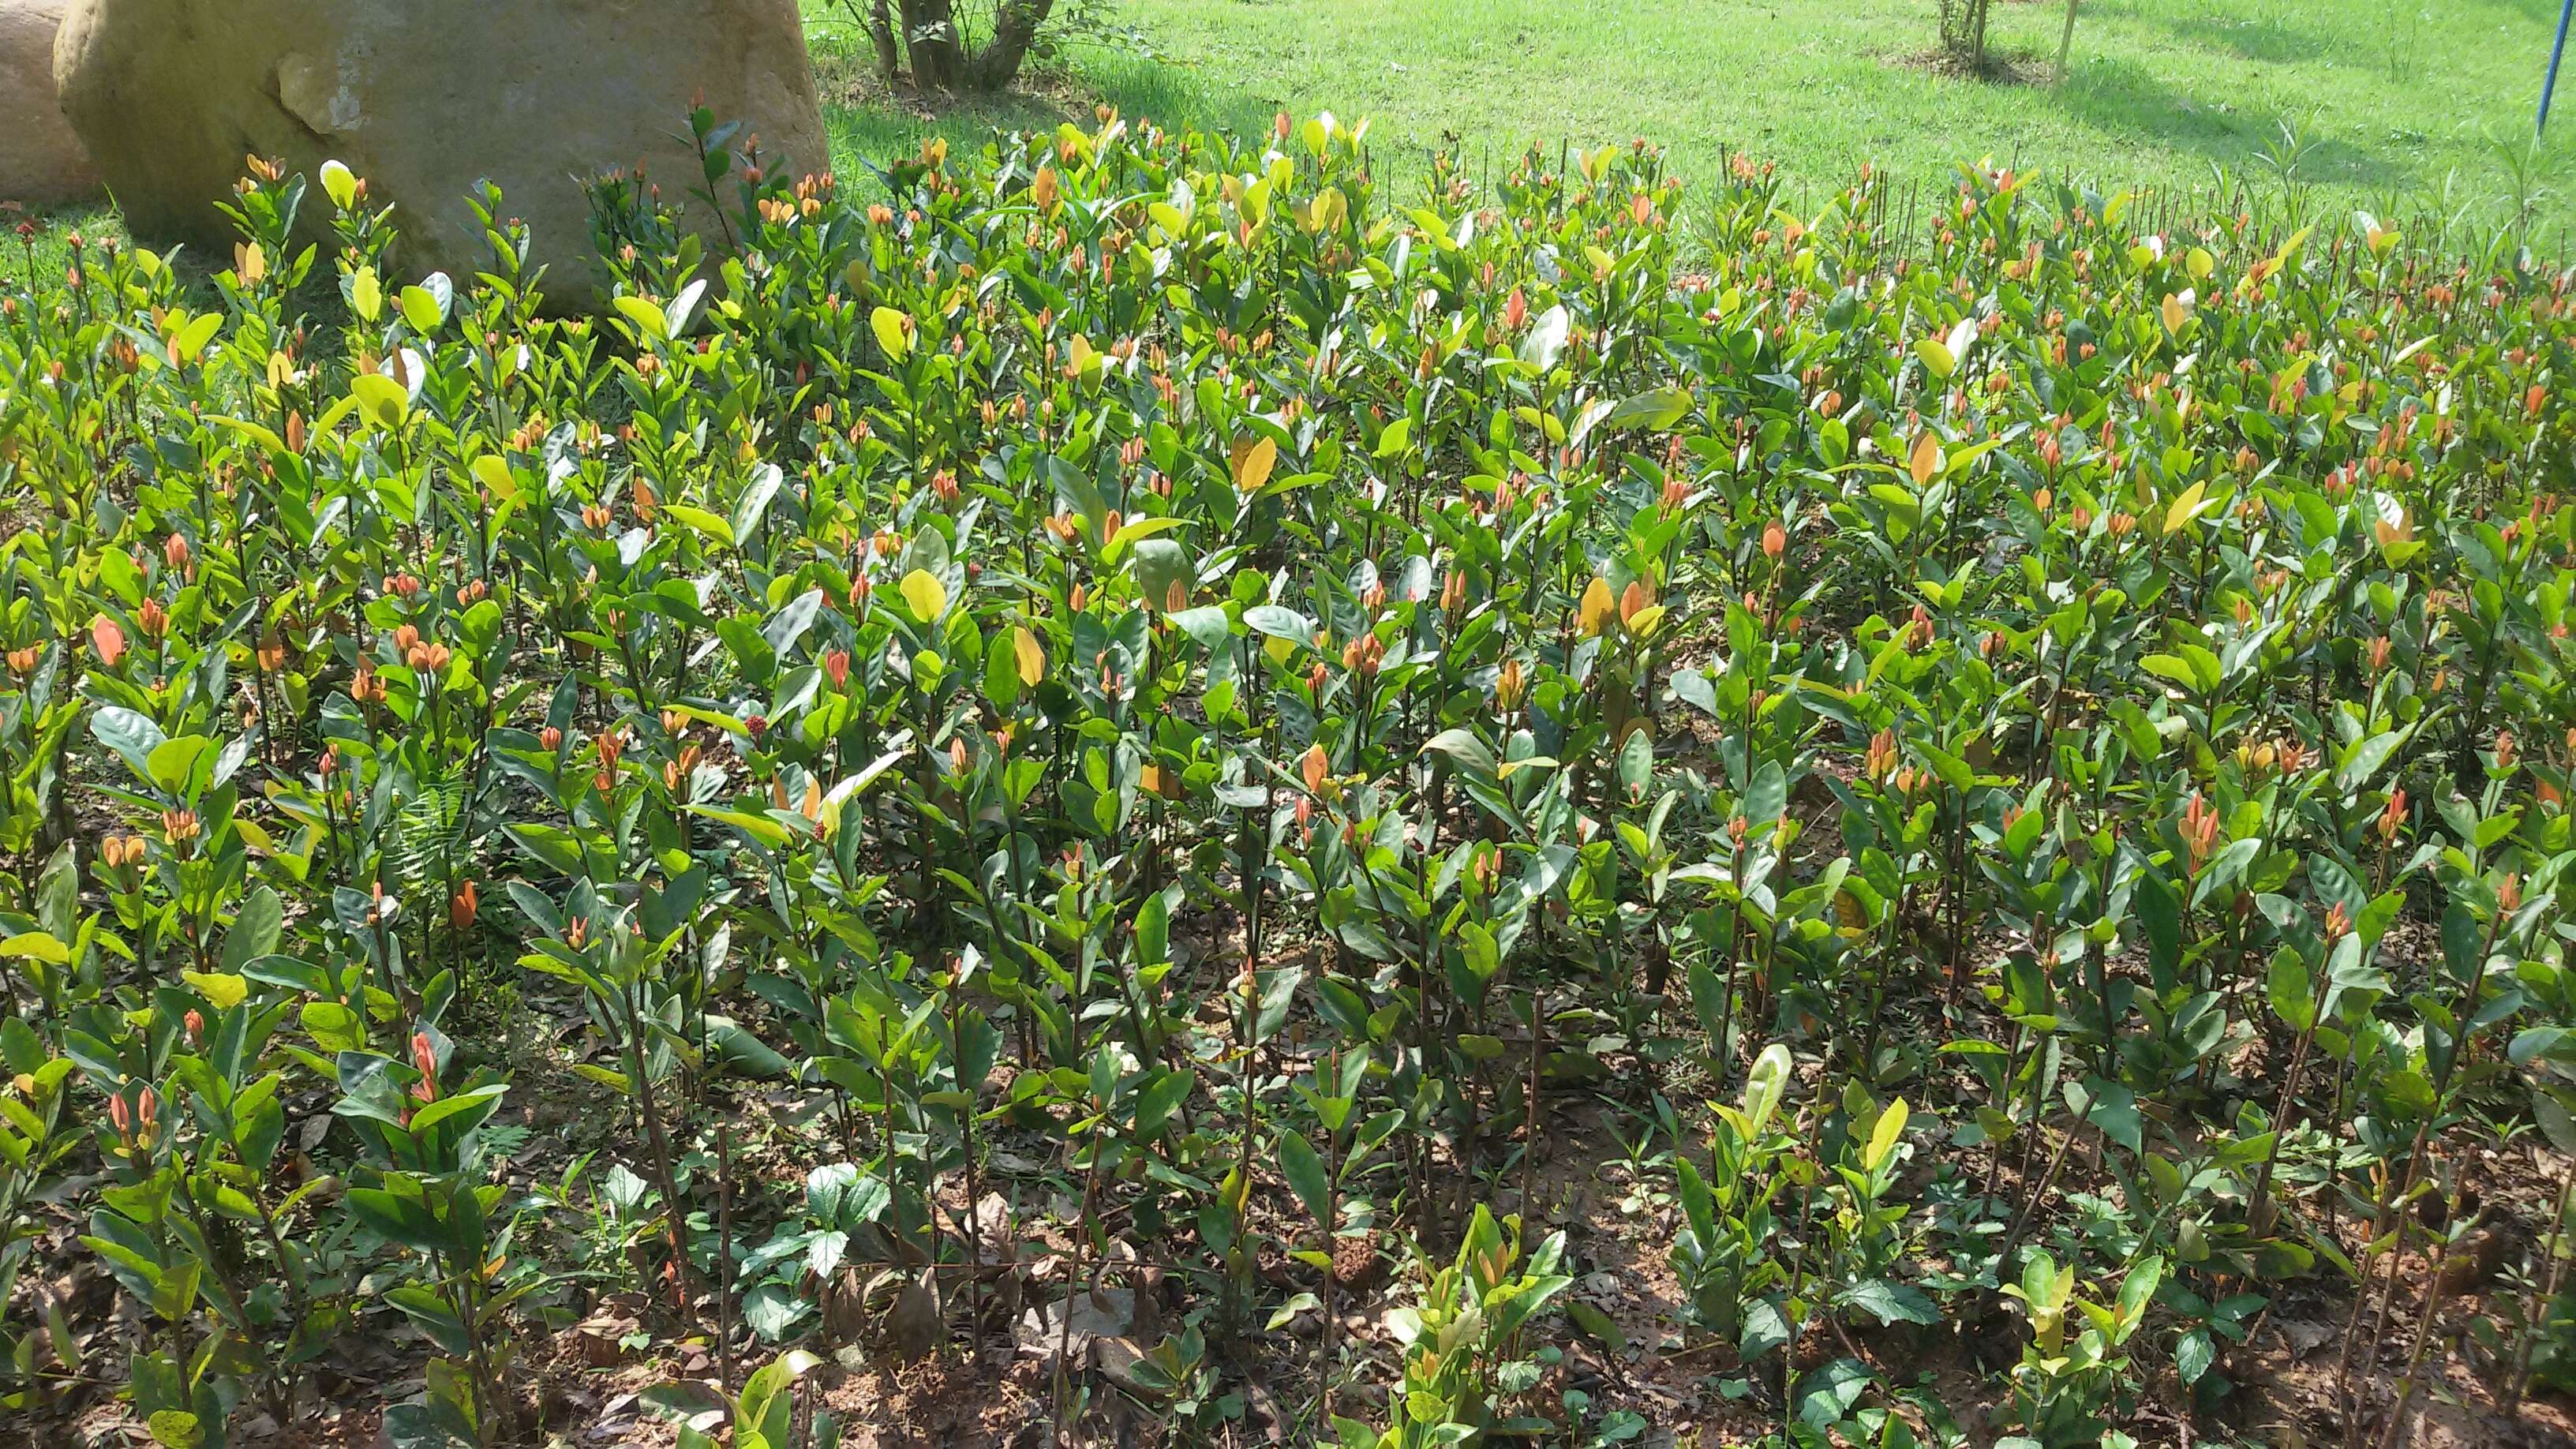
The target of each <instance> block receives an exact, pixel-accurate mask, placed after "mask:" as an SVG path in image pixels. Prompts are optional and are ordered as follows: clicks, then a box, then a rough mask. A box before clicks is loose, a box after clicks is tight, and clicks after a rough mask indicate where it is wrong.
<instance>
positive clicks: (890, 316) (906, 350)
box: [868, 307, 912, 362]
mask: <svg viewBox="0 0 2576 1449" xmlns="http://www.w3.org/2000/svg"><path fill="white" fill-rule="evenodd" d="M910 320H912V319H910V318H908V317H906V316H904V315H903V314H902V313H901V312H898V311H896V310H895V309H893V308H892V307H879V308H878V309H876V310H875V311H874V312H871V313H869V314H868V326H870V327H872V328H874V329H875V330H876V334H877V346H879V347H882V348H884V349H885V355H886V356H887V357H889V358H891V359H893V360H894V361H896V362H901V361H903V360H904V358H905V357H906V356H907V355H909V354H910V353H911V351H912V333H911V331H910V330H909V329H908V328H906V327H905V326H904V324H905V323H906V322H908V321H910Z"/></svg>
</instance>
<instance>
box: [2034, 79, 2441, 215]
mask: <svg viewBox="0 0 2576 1449" xmlns="http://www.w3.org/2000/svg"><path fill="white" fill-rule="evenodd" d="M2049 94H2051V95H2052V96H2054V97H2055V99H2056V102H2057V104H2058V105H2059V106H2060V107H2062V108H2063V109H2064V110H2065V111H2066V112H2067V114H2069V115H2071V116H2073V117H2075V118H2076V119H2078V120H2080V121H2083V122H2084V123H2085V124H2087V125H2090V126H2092V127H2095V128H2096V129H2098V130H2100V131H2102V132H2103V133H2105V134H2107V135H2113V136H2118V137H2121V138H2123V139H2128V140H2134V141H2138V142H2143V143H2146V144H2149V145H2154V146H2161V147H2164V148H2166V149H2168V150H2174V151H2185V152H2189V153H2192V154H2194V155H2197V156H2200V157H2203V158H2205V159H2207V160H2210V161H2214V162H2217V163H2219V164H2220V165H2223V166H2225V167H2227V168H2228V169H2229V170H2231V171H2239V172H2242V171H2246V170H2248V169H2256V170H2259V169H2261V168H2260V166H2259V164H2258V163H2259V162H2260V160H2261V159H2262V158H2263V157H2264V156H2265V155H2266V147H2267V145H2269V144H2270V143H2272V142H2274V141H2276V140H2277V139H2278V138H2279V136H2280V130H2279V124H2280V122H2279V118H2278V117H2277V116H2274V115H2270V114H2259V113H2255V112H2250V111H2236V110H2230V109H2225V108H2223V107H2222V106H2219V105H2215V104H2211V103H2206V102H2201V101H2198V100H2195V99H2194V98H2192V97H2190V96H2186V95H2183V94H2181V93H2179V92H2177V91H2175V90H2174V89H2173V88H2172V87H2170V86H2168V85H2166V84H2165V83H2164V82H2163V81H2162V80H2161V79H2159V78H2158V76H2157V73H2156V72H2155V71H2154V70H2152V69H2150V68H2149V67H2147V66H2144V65H2141V64H2139V63H2138V62H2136V61H2132V60H2125V59H2118V58H2112V57H2106V56H2097V57H2095V58H2093V59H2091V60H2089V61H2087V62H2085V63H2084V64H2083V65H2080V66H2077V67H2075V68H2074V72H2073V74H2071V75H2069V76H2068V77H2067V79H2066V84H2064V85H2063V86H2059V87H2056V88H2055V89H2054V90H2052V91H2051V92H2049ZM2296 179H2298V180H2300V181H2304V182H2318V181H2327V182H2337V183H2342V184H2347V185H2352V186H2357V187H2361V188H2364V189H2386V188H2391V187H2403V186H2409V185H2412V184H2413V183H2414V181H2415V178H2414V177H2413V176H2412V175H2410V174H2409V173H2407V172H2406V171H2404V170H2403V169H2401V168H2398V167H2395V166H2392V165H2390V164H2389V163H2388V162H2387V161H2386V160H2384V159H2382V158H2380V157H2378V156H2376V155H2374V154H2372V153H2371V152H2369V151H2366V150H2364V149H2362V148H2361V147H2359V146H2356V145H2354V144H2352V143H2351V142H2349V141H2345V140H2341V139H2336V138H2327V139H2320V140H2313V141H2309V142H2307V143H2306V144H2305V145H2304V146H2303V148H2302V150H2301V154H2300V160H2299V163H2298V176H2297V178H2296Z"/></svg>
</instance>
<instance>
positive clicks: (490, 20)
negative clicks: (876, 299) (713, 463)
mask: <svg viewBox="0 0 2576 1449" xmlns="http://www.w3.org/2000/svg"><path fill="white" fill-rule="evenodd" d="M0 3H6V0H0ZM68 3H69V11H68V13H67V14H66V16H65V17H64V21H63V26H62V32H61V35H60V36H59V38H58V39H57V41H56V44H55V48H54V56H53V62H54V72H53V73H54V81H55V84H56V86H57V88H58V89H59V91H60V96H61V105H62V110H63V113H64V114H65V115H67V116H68V117H69V118H70V120H71V124H72V126H73V128H74V129H75V130H76V131H77V132H78V133H79V135H80V138H81V139H82V140H83V141H84V142H85V143H87V146H88V149H89V153H90V155H91V156H92V157H93V158H94V159H95V161H96V163H97V166H98V169H99V171H100V173H101V174H103V175H104V177H105V178H106V181H107V184H108V186H109V187H110V189H111V190H112V191H113V192H114V193H115V196H116V199H117V202H118V204H119V206H120V207H121V208H122V209H123V210H124V213H125V216H126V221H127V224H128V225H129V226H130V227H131V228H132V229H133V230H134V232H135V233H136V234H137V235H138V236H141V237H143V238H145V239H147V240H154V241H173V240H175V241H187V242H192V243H195V244H197V245H200V246H205V247H209V248H212V249H214V251H215V253H216V254H217V255H219V256H229V255H230V253H231V247H232V241H233V234H232V231H231V229H230V227H229V225H228V224H227V222H226V221H225V219H224V217H223V216H222V215H221V213H219V212H218V211H217V210H216V209H215V203H216V202H217V201H218V200H219V199H222V198H224V197H225V196H227V195H228V194H229V193H230V191H231V188H232V184H233V182H234V181H235V179H236V178H238V177H239V176H240V175H241V174H242V170H243V162H244V159H245V158H246V157H248V156H251V155H258V156H262V157H268V158H272V159H277V160H281V161H283V162H284V163H285V164H286V166H287V167H288V168H289V169H290V170H300V171H302V172H303V173H304V174H305V175H306V176H308V177H312V176H314V174H315V172H316V171H317V169H318V168H319V167H320V165H321V163H322V162H323V161H325V160H332V159H336V160H338V161H340V162H342V163H343V164H345V165H347V166H348V167H349V168H350V169H351V170H352V171H355V172H356V173H357V174H358V175H359V176H361V177H363V178H365V179H366V181H367V184H368V199H369V201H370V202H371V203H372V204H375V205H383V204H385V203H387V202H390V203H392V204H393V205H394V206H395V207H397V208H398V209H397V210H396V212H395V225H396V227H397V228H398V229H399V230H400V232H401V233H402V237H403V242H402V246H401V249H400V250H399V252H398V253H397V256H396V264H397V266H398V267H399V269H400V270H401V271H402V272H404V273H406V274H418V273H423V272H428V271H433V270H435V271H444V272H447V273H449V274H450V275H451V276H454V277H457V278H459V279H460V280H461V279H462V278H464V277H466V276H469V275H471V274H472V273H473V272H474V271H476V270H479V269H483V268H485V267H486V266H487V265H488V263H487V261H486V256H487V254H486V252H485V249H484V245H483V242H482V237H481V231H480V228H479V227H478V226H477V225H476V223H475V222H474V218H473V213H472V212H471V211H469V210H468V209H467V207H466V204H465V197H466V195H467V194H468V193H469V192H470V191H473V190H475V189H476V188H477V186H478V184H479V182H481V181H482V180H483V179H484V178H486V177H488V178H490V179H491V180H493V181H495V182H498V183H499V184H500V186H501V188H502V190H503V192H504V194H505V197H506V203H505V206H504V208H503V209H504V211H505V213H506V214H507V215H510V216H515V217H520V218H523V219H525V220H526V221H527V223H528V225H529V227H530V229H531V252H532V256H531V260H532V261H537V262H543V263H545V264H547V265H548V267H549V268H550V281H549V284H548V291H549V292H551V293H554V294H556V295H558V296H561V295H562V294H564V293H566V292H571V293H574V294H577V295H582V296H586V295H587V294H588V290H589V283H590V265H589V262H590V253H591V241H590V213H589V205H588V202H587V201H586V199H585V198H584V196H583V193H582V188H581V181H582V179H583V178H586V177H590V176H595V175H598V174H600V173H602V172H606V171H610V170H615V169H626V170H630V171H631V170H637V169H639V168H640V169H641V171H642V172H643V174H644V175H646V176H647V177H648V178H650V179H651V180H653V181H654V182H655V183H656V184H658V185H659V186H660V187H661V188H662V192H663V195H664V197H665V198H666V199H668V200H670V201H673V202H675V203H682V202H684V203H685V204H686V205H688V206H689V207H690V208H691V215H692V218H693V220H694V221H695V222H696V224H698V225H700V226H702V227H711V226H712V225H713V222H712V220H711V219H710V218H708V217H707V216H706V215H705V212H704V209H703V205H702V204H701V203H698V202H696V201H694V200H690V199H688V194H689V192H690V191H691V190H692V189H693V188H696V187H698V186H700V185H702V184H703V183H702V180H701V177H700V173H699V168H698V162H697V159H696V155H695V153H694V151H693V150H692V149H691V147H690V144H689V142H688V140H687V139H686V137H687V130H688V113H689V110H690V108H691V106H692V104H693V103H697V102H699V101H700V100H703V103H704V104H705V105H706V106H707V108H708V109H710V110H711V111H713V112H714V113H715V115H716V116H717V118H718V119H719V120H733V121H739V122H741V123H742V137H743V138H744V140H745V141H747V140H748V139H749V138H751V137H755V136H756V137H757V138H758V141H759V149H760V152H761V153H762V157H763V160H764V163H765V164H766V165H767V166H768V167H769V168H770V169H771V170H773V171H775V170H777V169H778V168H779V167H781V166H792V167H793V168H794V169H795V170H797V171H799V172H802V171H820V170H822V169H824V168H825V167H827V166H828V165H829V164H830V162H831V156H830V148H829V143H828V140H827V138H826V135H825V132H824V129H823V118H822V112H821V109H820V107H819V106H818V105H817V104H816V102H815V98H814V78H813V71H812V69H811V67H810V66H809V64H808V63H807V60H806V55H805V37H804V29H803V23H802V21H801V20H800V19H799V17H798V15H797V9H796V0H68ZM724 190H725V191H727V192H728V193H729V192H730V190H731V186H730V183H728V184H727V186H726V187H725V188H724ZM329 210H330V208H329V205H328V203H327V202H326V201H325V200H324V198H323V196H322V193H321V189H320V187H319V186H318V185H317V186H316V187H314V189H313V190H312V191H311V192H309V193H308V200H307V203H306V208H305V213H304V217H303V220H304V223H305V224H306V226H307V227H308V228H309V229H311V230H312V231H314V232H315V233H316V234H317V235H318V234H321V233H322V232H323V229H324V228H325V227H326V226H327V222H328V215H329Z"/></svg>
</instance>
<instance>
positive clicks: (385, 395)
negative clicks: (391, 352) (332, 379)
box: [349, 372, 411, 428]
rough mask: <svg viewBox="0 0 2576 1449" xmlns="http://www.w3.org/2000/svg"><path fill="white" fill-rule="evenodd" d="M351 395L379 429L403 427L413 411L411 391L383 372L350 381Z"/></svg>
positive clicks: (366, 373) (370, 373)
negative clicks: (405, 417) (408, 414)
mask: <svg viewBox="0 0 2576 1449" xmlns="http://www.w3.org/2000/svg"><path fill="white" fill-rule="evenodd" d="M349 395H350V396H351V397H353V398H356V399H357V400H358V406H359V408H360V409H361V410H362V411H364V412H365V413H366V415H367V417H368V419H369V420H370V421H372V422H374V423H375V424H376V425H377V426H378V427H384V428H397V427H400V426H402V420H403V414H405V413H407V412H409V411H410V410H411V391H410V389H408V388H405V387H404V386H403V385H402V384H401V383H398V382H396V381H394V380H393V379H392V378H390V377H387V376H385V375H384V374H383V373H381V372H362V373H359V374H358V375H357V376H356V377H353V378H351V379H349Z"/></svg>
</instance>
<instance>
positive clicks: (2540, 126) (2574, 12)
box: [2531, 0, 2576, 140]
mask: <svg viewBox="0 0 2576 1449" xmlns="http://www.w3.org/2000/svg"><path fill="white" fill-rule="evenodd" d="M2570 16H2576V0H2567V3H2566V4H2564V5H2561V6H2560V7H2559V8H2558V39H2557V40H2555V41H2553V42H2551V44H2550V47H2549V74H2548V76H2547V77H2545V78H2544V79H2543V80H2542V81H2541V82H2540V117H2539V119H2537V120H2535V121H2533V122H2532V123H2531V134H2532V137H2533V138H2534V139H2535V140H2536V139H2538V138H2539V136H2540V133H2541V132H2543V131H2546V130H2548V129H2549V93H2550V92H2551V91H2554V90H2556V89H2558V60H2559V57H2561V56H2563V55H2565V54H2566V53H2567V20H2568V17H2570Z"/></svg>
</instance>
